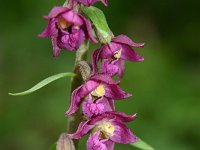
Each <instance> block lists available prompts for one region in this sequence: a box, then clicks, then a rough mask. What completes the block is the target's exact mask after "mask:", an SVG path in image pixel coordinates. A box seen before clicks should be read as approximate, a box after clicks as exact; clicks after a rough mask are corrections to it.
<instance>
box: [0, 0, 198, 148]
mask: <svg viewBox="0 0 200 150" xmlns="http://www.w3.org/2000/svg"><path fill="white" fill-rule="evenodd" d="M62 3H63V1H62V0H57V1H52V0H28V1H27V0H18V1H3V0H2V1H0V11H1V12H0V18H1V21H0V68H1V69H0V146H1V147H0V149H3V150H11V149H14V150H27V149H28V150H45V149H48V148H49V147H50V145H51V144H52V143H55V141H56V140H57V139H58V137H59V135H60V133H62V132H65V130H66V117H65V116H64V112H65V111H66V110H67V108H68V103H69V92H70V81H69V80H68V81H67V82H64V81H63V80H59V81H58V82H55V83H53V84H51V85H49V86H47V87H45V88H43V89H42V90H40V91H38V92H36V93H34V94H32V95H29V96H25V97H11V96H8V95H7V93H8V92H10V91H23V90H24V89H27V87H31V86H32V85H34V83H36V82H37V81H40V80H42V79H44V78H45V77H47V76H49V75H52V74H55V73H58V72H68V71H71V70H72V68H73V61H74V53H73V52H65V51H62V53H61V55H60V56H59V57H58V58H56V59H55V58H53V57H52V52H51V50H52V48H51V43H50V40H49V39H38V38H37V36H36V35H37V34H38V33H40V32H41V31H42V30H43V28H44V27H45V26H46V22H45V21H43V20H42V19H41V16H42V15H46V14H48V12H49V10H50V9H51V7H52V6H53V5H62ZM96 6H98V7H100V8H101V9H102V10H103V11H104V12H105V15H106V18H107V21H108V23H109V27H110V28H111V29H112V31H113V33H114V34H115V35H118V34H122V33H124V34H127V35H128V36H130V37H131V38H133V40H134V41H136V42H145V43H146V46H145V48H143V49H139V50H138V51H139V52H140V53H141V54H142V55H143V56H144V57H145V62H143V63H129V62H128V63H126V67H127V68H126V75H125V78H124V80H123V82H122V87H123V88H124V89H125V90H126V91H128V92H131V93H134V96H133V97H132V98H130V99H129V100H127V101H120V102H117V109H118V110H123V111H125V112H126V113H128V114H130V113H135V112H137V113H138V118H137V119H136V120H135V122H133V123H130V124H128V125H129V126H130V127H131V128H132V129H133V131H134V133H135V134H136V135H138V136H139V137H141V138H142V139H143V140H144V141H146V142H147V143H149V144H150V145H152V146H153V147H154V148H155V149H158V150H199V149H200V142H199V141H200V129H199V127H200V119H199V116H200V92H199V90H200V48H199V45H198V43H199V35H200V28H199V27H200V20H199V14H200V12H199V1H197V0H191V1H186V0H185V1H180V0H176V1H174V0H168V1H160V0H154V1H144V0H126V1H125V0H123V1H122V0H109V6H108V7H107V8H105V7H104V6H103V5H101V4H97V5H96ZM94 48H96V47H95V46H92V48H91V50H92V49H94ZM85 139H86V138H85ZM81 144H82V147H85V141H84V140H83V141H81ZM121 149H128V150H129V149H132V147H130V146H127V145H116V150H121Z"/></svg>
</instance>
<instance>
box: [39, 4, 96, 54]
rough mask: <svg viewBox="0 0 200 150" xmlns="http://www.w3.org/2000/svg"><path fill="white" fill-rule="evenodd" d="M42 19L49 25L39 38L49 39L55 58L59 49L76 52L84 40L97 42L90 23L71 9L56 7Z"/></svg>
mask: <svg viewBox="0 0 200 150" xmlns="http://www.w3.org/2000/svg"><path fill="white" fill-rule="evenodd" d="M44 19H46V20H49V24H48V26H47V27H46V29H45V30H44V31H43V32H42V33H41V34H39V37H42V38H44V37H50V38H51V41H52V45H53V55H54V56H55V57H56V56H58V55H59V53H60V50H61V49H64V50H69V51H74V50H77V49H78V48H79V47H80V45H81V44H82V43H83V41H84V40H85V39H88V38H89V39H90V40H91V41H93V42H97V41H96V39H95V38H94V37H93V35H92V27H91V23H90V21H89V20H88V19H86V18H84V17H83V16H82V15H80V14H79V13H77V12H74V11H73V10H72V9H68V8H66V7H60V6H56V7H54V8H53V9H52V10H51V11H50V13H49V15H48V16H44Z"/></svg>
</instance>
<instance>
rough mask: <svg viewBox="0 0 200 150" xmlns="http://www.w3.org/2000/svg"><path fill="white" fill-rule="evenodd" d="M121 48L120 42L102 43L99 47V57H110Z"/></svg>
mask: <svg viewBox="0 0 200 150" xmlns="http://www.w3.org/2000/svg"><path fill="white" fill-rule="evenodd" d="M121 48H122V46H121V44H118V43H114V42H111V43H110V44H108V45H104V46H103V47H102V48H101V52H100V54H99V57H100V58H101V59H112V58H113V56H114V55H115V53H116V52H117V51H119V50H120V49H121Z"/></svg>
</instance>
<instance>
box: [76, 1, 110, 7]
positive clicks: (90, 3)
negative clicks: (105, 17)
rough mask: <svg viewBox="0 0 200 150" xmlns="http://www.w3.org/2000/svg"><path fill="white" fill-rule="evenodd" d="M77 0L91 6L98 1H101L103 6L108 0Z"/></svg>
mask: <svg viewBox="0 0 200 150" xmlns="http://www.w3.org/2000/svg"><path fill="white" fill-rule="evenodd" d="M77 1H78V2H80V3H82V4H84V5H86V6H91V5H93V4H94V3H96V2H98V1H100V2H102V3H103V4H104V5H105V6H107V5H108V0H77Z"/></svg>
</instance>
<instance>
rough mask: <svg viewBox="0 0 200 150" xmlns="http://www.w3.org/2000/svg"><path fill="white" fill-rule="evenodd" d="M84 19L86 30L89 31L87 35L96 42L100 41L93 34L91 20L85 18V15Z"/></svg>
mask: <svg viewBox="0 0 200 150" xmlns="http://www.w3.org/2000/svg"><path fill="white" fill-rule="evenodd" d="M83 20H84V22H85V26H86V29H85V30H86V33H87V34H86V35H87V36H88V37H87V38H89V39H90V40H91V41H92V42H94V43H98V41H97V40H96V39H95V37H94V36H93V34H92V25H91V23H90V21H89V20H88V19H85V18H84V17H83Z"/></svg>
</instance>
